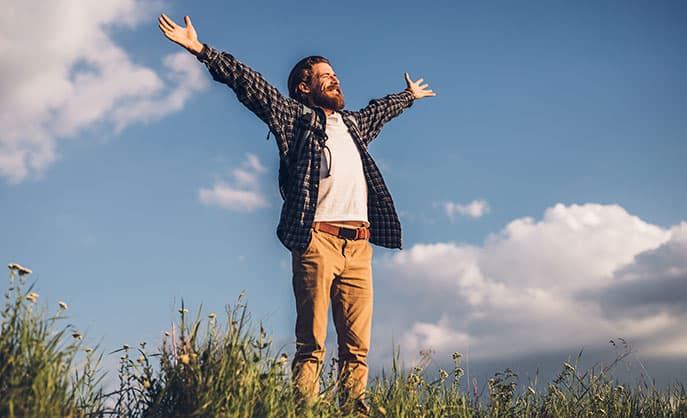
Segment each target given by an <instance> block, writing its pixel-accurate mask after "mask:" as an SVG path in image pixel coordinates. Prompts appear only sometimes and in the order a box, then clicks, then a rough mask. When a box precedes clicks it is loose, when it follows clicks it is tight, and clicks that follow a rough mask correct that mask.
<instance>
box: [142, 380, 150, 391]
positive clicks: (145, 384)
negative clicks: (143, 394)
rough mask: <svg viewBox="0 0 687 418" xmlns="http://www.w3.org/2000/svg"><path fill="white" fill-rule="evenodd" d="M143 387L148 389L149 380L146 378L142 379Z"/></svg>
mask: <svg viewBox="0 0 687 418" xmlns="http://www.w3.org/2000/svg"><path fill="white" fill-rule="evenodd" d="M143 387H144V388H146V389H150V380H148V379H146V380H144V381H143Z"/></svg>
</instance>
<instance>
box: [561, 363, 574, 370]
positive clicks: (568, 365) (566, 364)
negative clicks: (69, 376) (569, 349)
mask: <svg viewBox="0 0 687 418" xmlns="http://www.w3.org/2000/svg"><path fill="white" fill-rule="evenodd" d="M563 367H565V368H566V369H568V370H570V371H571V372H575V368H574V367H573V366H571V365H570V363H568V362H565V363H563Z"/></svg>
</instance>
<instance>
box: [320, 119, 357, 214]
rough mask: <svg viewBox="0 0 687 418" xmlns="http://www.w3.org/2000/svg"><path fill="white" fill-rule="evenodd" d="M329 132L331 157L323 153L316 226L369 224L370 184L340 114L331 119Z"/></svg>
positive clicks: (328, 140) (328, 141) (325, 152)
mask: <svg viewBox="0 0 687 418" xmlns="http://www.w3.org/2000/svg"><path fill="white" fill-rule="evenodd" d="M325 131H326V132H327V138H328V139H327V142H326V145H327V147H329V150H330V151H331V157H330V155H329V153H328V152H327V151H326V150H324V149H323V150H322V164H321V165H320V185H319V190H318V192H317V210H316V211H315V222H332V221H362V222H367V183H366V182H365V173H364V172H363V162H362V160H361V159H360V152H359V151H358V147H357V146H356V144H355V141H354V140H353V138H352V137H351V134H350V133H349V132H348V128H347V127H346V125H345V124H344V121H343V119H342V117H341V115H340V114H339V113H337V112H334V113H332V114H331V115H329V116H327V124H326V126H325ZM328 173H329V174H330V175H329V176H328V177H325V176H327V174H328Z"/></svg>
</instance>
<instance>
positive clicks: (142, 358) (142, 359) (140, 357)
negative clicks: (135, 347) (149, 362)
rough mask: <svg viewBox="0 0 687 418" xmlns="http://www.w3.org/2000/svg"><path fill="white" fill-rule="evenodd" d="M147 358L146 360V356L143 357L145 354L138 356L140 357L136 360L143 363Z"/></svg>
mask: <svg viewBox="0 0 687 418" xmlns="http://www.w3.org/2000/svg"><path fill="white" fill-rule="evenodd" d="M145 360H146V359H145V357H143V356H138V358H137V359H136V361H137V362H139V363H141V364H143V362H144V361H145Z"/></svg>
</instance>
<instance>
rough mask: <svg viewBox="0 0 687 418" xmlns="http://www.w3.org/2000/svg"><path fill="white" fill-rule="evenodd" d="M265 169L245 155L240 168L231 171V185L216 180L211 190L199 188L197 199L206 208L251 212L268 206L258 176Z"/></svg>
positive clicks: (254, 159)
mask: <svg viewBox="0 0 687 418" xmlns="http://www.w3.org/2000/svg"><path fill="white" fill-rule="evenodd" d="M266 171H267V169H266V168H265V166H263V165H262V163H261V162H260V160H259V159H258V157H257V156H256V155H254V154H247V155H246V159H245V160H244V161H243V163H242V164H241V166H240V167H238V168H235V169H233V170H232V171H231V177H232V179H233V181H232V182H231V183H229V182H226V181H223V180H218V181H216V182H215V185H214V186H213V187H212V188H201V189H200V190H199V191H198V199H199V200H200V202H201V203H203V204H205V205H208V206H218V207H220V208H223V209H229V210H233V211H238V212H252V211H254V210H256V209H260V208H264V207H267V206H269V204H268V201H267V198H266V197H265V196H264V194H263V193H262V191H261V189H260V181H259V180H260V176H261V175H262V174H263V173H265V172H266Z"/></svg>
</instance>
